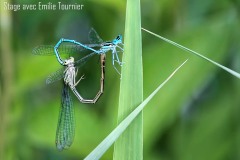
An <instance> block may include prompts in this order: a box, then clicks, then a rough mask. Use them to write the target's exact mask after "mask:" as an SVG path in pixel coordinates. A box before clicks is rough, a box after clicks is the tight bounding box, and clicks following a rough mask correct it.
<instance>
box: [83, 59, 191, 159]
mask: <svg viewBox="0 0 240 160" xmlns="http://www.w3.org/2000/svg"><path fill="white" fill-rule="evenodd" d="M186 62H187V60H186V61H185V62H183V63H182V64H181V65H180V66H179V67H178V68H177V69H175V70H174V72H173V73H172V74H171V75H170V76H169V77H168V78H167V79H166V80H165V81H164V82H163V83H162V84H160V85H159V86H158V87H157V89H155V90H154V91H153V92H152V93H151V94H150V95H149V96H148V97H147V98H146V99H145V100H144V101H143V102H142V103H141V104H140V105H139V106H138V107H137V108H136V109H135V110H134V111H132V112H131V113H130V114H129V115H128V116H127V117H126V118H125V119H124V120H123V121H122V122H121V123H119V125H118V126H117V127H116V128H115V129H114V130H113V131H112V132H111V133H110V134H109V135H108V136H107V137H106V138H105V139H104V140H103V141H102V142H101V143H100V144H99V145H98V146H97V147H96V148H95V149H94V150H93V151H92V152H91V153H90V154H89V155H88V156H87V157H86V158H85V159H84V160H98V159H100V158H101V156H102V155H103V154H104V153H105V152H106V151H107V150H108V149H109V148H110V146H111V145H112V144H113V143H114V142H115V141H116V140H117V139H118V137H119V136H120V135H121V134H122V133H123V132H124V131H125V130H126V128H127V127H128V126H129V125H130V124H131V122H132V121H133V120H134V119H135V118H136V117H137V116H138V115H139V113H141V111H142V110H143V109H144V107H145V106H146V105H147V104H148V102H149V101H150V100H151V99H152V98H153V97H154V95H156V94H157V92H158V91H159V90H160V89H161V88H162V87H163V86H164V85H165V84H166V83H167V82H168V81H169V80H170V79H171V78H172V77H173V75H174V74H175V73H176V72H177V71H178V70H179V69H180V68H181V67H182V66H183V65H184V64H185V63H186Z"/></svg>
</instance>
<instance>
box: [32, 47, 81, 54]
mask: <svg viewBox="0 0 240 160" xmlns="http://www.w3.org/2000/svg"><path fill="white" fill-rule="evenodd" d="M54 46H55V45H40V46H37V47H35V48H34V49H33V51H32V53H33V54H34V55H47V56H51V55H54V54H55V52H54ZM83 50H85V48H83V47H81V46H79V45H76V44H65V45H61V46H60V47H59V48H58V51H59V53H60V54H75V53H79V52H81V51H83Z"/></svg>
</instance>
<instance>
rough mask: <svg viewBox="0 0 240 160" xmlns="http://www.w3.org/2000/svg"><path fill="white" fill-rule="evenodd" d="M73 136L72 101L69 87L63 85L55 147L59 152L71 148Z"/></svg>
mask: <svg viewBox="0 0 240 160" xmlns="http://www.w3.org/2000/svg"><path fill="white" fill-rule="evenodd" d="M74 134H75V119H74V108H73V104H72V99H71V97H70V93H69V87H68V86H67V85H66V84H64V86H63V90H62V101H61V108H60V113H59V119H58V125H57V132H56V147H57V149H58V150H59V151H62V150H63V149H67V148H69V147H70V146H71V144H72V143H73V140H74Z"/></svg>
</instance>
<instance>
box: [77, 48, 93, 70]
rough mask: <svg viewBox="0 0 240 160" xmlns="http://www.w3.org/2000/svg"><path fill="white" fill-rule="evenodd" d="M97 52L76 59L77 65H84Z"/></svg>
mask: <svg viewBox="0 0 240 160" xmlns="http://www.w3.org/2000/svg"><path fill="white" fill-rule="evenodd" d="M95 54H96V53H95V52H92V53H89V54H87V55H86V56H85V57H83V58H81V59H79V60H76V61H75V66H76V67H78V68H80V67H82V66H83V65H84V64H85V63H86V62H87V61H89V59H90V58H91V57H92V56H93V55H95Z"/></svg>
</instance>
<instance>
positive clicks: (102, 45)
mask: <svg viewBox="0 0 240 160" xmlns="http://www.w3.org/2000/svg"><path fill="white" fill-rule="evenodd" d="M89 41H90V44H82V43H80V42H77V41H75V40H70V39H64V38H62V39H60V41H59V42H58V43H57V44H56V45H55V46H54V45H40V46H37V47H35V48H34V49H33V54H35V55H54V54H55V55H56V58H57V60H58V62H59V63H60V64H61V65H63V66H65V68H62V69H60V70H58V71H56V72H54V73H52V74H50V75H49V76H48V77H47V80H46V83H47V84H50V83H53V82H55V81H57V80H61V79H63V89H62V94H61V108H60V115H59V120H58V125H57V131H56V147H57V149H58V150H60V151H61V150H63V149H66V148H69V147H70V146H71V144H72V142H73V139H74V133H75V120H74V109H73V103H72V98H71V96H70V92H69V91H70V90H72V92H73V93H74V95H75V96H76V97H77V98H78V100H79V101H80V102H82V103H96V102H97V100H98V99H99V98H100V96H101V95H102V94H103V90H104V78H105V58H106V55H105V54H106V53H107V52H108V51H111V52H112V64H113V67H114V69H115V70H116V71H117V73H119V74H120V72H119V71H118V69H117V68H116V66H115V62H116V63H118V64H119V65H120V66H122V62H121V61H120V60H119V56H118V53H119V52H123V48H122V46H123V43H122V36H121V35H118V36H117V37H116V38H115V39H113V40H112V41H107V42H104V41H103V40H102V39H101V38H100V37H99V35H98V34H97V32H96V31H95V30H94V29H91V30H90V32H89ZM120 45H122V46H120ZM83 50H89V51H91V53H89V54H87V55H86V56H85V57H83V58H81V59H79V60H76V61H75V60H74V58H73V57H69V58H67V59H65V60H63V59H62V57H61V56H60V55H61V54H64V53H67V54H72V53H76V52H77V53H80V54H81V52H82V51H83ZM93 55H100V66H101V77H100V89H99V91H98V93H97V94H96V96H95V97H94V98H93V99H84V98H83V97H82V96H81V95H80V94H79V92H78V91H77V89H76V86H77V85H78V83H79V82H80V81H81V80H82V79H83V76H82V77H81V78H80V79H79V80H78V81H77V82H76V76H77V73H78V69H79V67H81V66H82V65H83V64H84V63H85V62H86V61H88V60H89V59H90V57H92V56H93Z"/></svg>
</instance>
